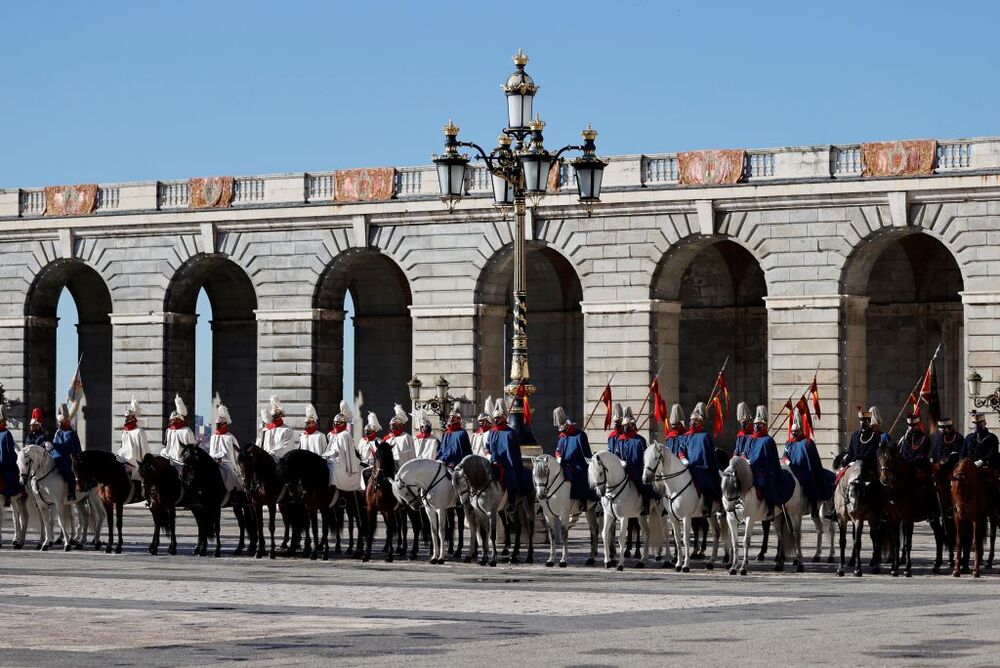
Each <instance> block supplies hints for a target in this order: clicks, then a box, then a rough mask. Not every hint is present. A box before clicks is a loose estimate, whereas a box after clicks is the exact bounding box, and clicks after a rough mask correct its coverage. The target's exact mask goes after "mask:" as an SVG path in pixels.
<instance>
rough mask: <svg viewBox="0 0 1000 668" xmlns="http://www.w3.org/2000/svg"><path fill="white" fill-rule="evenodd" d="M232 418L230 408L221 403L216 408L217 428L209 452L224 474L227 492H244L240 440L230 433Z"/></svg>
mask: <svg viewBox="0 0 1000 668" xmlns="http://www.w3.org/2000/svg"><path fill="white" fill-rule="evenodd" d="M231 422H232V418H231V417H230V416H229V409H228V408H226V406H225V405H224V404H222V403H219V405H218V407H217V408H216V409H215V429H214V430H213V432H212V438H211V439H210V440H209V444H208V454H209V455H210V456H211V457H212V459H214V460H215V463H216V464H218V465H219V472H220V473H221V474H222V482H223V484H224V485H225V486H226V491H227V492H242V491H243V480H241V479H240V475H239V460H238V456H239V455H238V453H239V449H240V444H239V441H237V440H236V437H235V436H233V435H232V434H230V433H229V425H230V423H231Z"/></svg>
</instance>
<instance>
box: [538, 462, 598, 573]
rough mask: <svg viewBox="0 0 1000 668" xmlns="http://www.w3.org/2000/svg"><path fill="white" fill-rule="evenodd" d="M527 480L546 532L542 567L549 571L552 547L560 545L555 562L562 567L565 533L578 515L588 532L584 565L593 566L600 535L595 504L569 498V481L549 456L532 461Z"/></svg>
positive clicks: (567, 544)
mask: <svg viewBox="0 0 1000 668" xmlns="http://www.w3.org/2000/svg"><path fill="white" fill-rule="evenodd" d="M531 479H532V482H533V483H534V487H535V497H536V498H537V499H538V501H539V503H540V504H541V507H542V514H543V516H544V517H545V525H546V527H548V531H549V558H548V560H547V561H546V562H545V565H546V566H548V567H550V568H551V567H552V566H554V565H555V558H556V546H557V545H561V546H562V558H561V559H560V560H559V568H565V567H566V558H567V553H568V551H569V530H570V529H571V528H572V527H573V525H574V524H575V523H576V522H577V520H579V518H580V516H581V515H585V516H586V517H587V526H588V527H589V529H590V556H589V557H587V561H586V562H585V563H586V565H587V566H593V565H594V560H595V558H596V557H597V541H598V537H599V535H600V529H599V527H598V525H597V502H596V501H580V500H578V499H573V498H570V485H569V484H568V483H569V480H568V479H567V478H566V474H565V473H564V472H563V469H562V466H561V465H560V463H559V460H557V459H556V458H555V457H552V456H551V455H538V456H537V457H533V458H532V466H531Z"/></svg>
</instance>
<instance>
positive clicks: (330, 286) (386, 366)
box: [313, 249, 413, 425]
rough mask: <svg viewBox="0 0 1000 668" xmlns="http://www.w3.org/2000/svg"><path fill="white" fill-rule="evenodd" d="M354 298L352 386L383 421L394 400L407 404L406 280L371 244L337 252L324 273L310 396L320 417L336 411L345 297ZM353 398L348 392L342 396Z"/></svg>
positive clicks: (410, 351)
mask: <svg viewBox="0 0 1000 668" xmlns="http://www.w3.org/2000/svg"><path fill="white" fill-rule="evenodd" d="M348 291H350V293H351V297H352V299H353V300H354V313H355V315H354V344H355V345H354V390H355V392H356V393H358V392H360V393H361V395H362V397H363V399H364V407H363V409H362V410H363V411H364V412H365V413H367V412H368V411H374V412H375V414H376V415H378V416H379V420H380V421H381V422H382V424H383V425H387V424H388V418H389V416H390V415H391V414H392V407H393V404H395V403H400V404H402V405H404V406H406V405H408V403H407V402H408V397H409V388H408V387H407V385H406V383H407V381H408V380H409V379H410V378H411V376H412V368H413V366H412V355H413V328H412V323H411V319H410V309H409V307H410V304H411V303H412V302H411V297H410V286H409V283H408V282H407V280H406V276H405V275H404V274H403V272H402V270H401V269H400V268H399V267H398V266H397V265H396V263H395V262H393V261H392V260H391V259H390V258H389V257H388V256H386V255H383V254H382V253H379V252H378V251H375V250H368V249H363V250H356V251H351V252H348V253H344V254H343V255H340V256H338V257H337V258H336V259H335V260H334V261H333V262H332V263H331V264H330V266H329V267H327V270H326V272H325V273H324V274H323V276H322V277H321V279H320V281H319V285H318V287H317V290H316V297H315V301H314V303H315V307H316V308H317V309H322V310H324V311H325V312H326V315H325V316H324V317H322V318H321V319H320V321H319V322H318V324H317V327H316V330H315V339H316V340H315V345H314V350H315V357H314V363H313V397H314V403H315V405H316V409H317V410H318V411H319V414H320V418H321V420H322V421H324V422H325V421H326V420H328V419H329V418H330V417H332V416H333V415H334V414H335V413H336V412H337V407H338V406H339V404H340V399H341V398H342V397H341V396H340V395H341V394H342V391H343V386H344V366H343V360H344V321H343V313H344V299H345V296H346V294H347V292H348ZM344 398H346V399H347V401H348V403H351V404H353V401H354V398H353V397H344Z"/></svg>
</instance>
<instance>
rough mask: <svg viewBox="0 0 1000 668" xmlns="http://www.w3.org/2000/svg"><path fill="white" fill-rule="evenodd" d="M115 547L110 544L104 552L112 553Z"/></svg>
mask: <svg viewBox="0 0 1000 668" xmlns="http://www.w3.org/2000/svg"><path fill="white" fill-rule="evenodd" d="M113 549H114V548H112V547H111V545H108V546H107V547H106V548H104V553H105V554H111V552H112V550H113ZM151 554H156V552H151Z"/></svg>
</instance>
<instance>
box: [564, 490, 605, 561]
mask: <svg viewBox="0 0 1000 668" xmlns="http://www.w3.org/2000/svg"><path fill="white" fill-rule="evenodd" d="M587 529H588V530H589V531H590V557H589V558H588V559H587V561H585V562H584V564H585V565H586V566H593V565H594V562H595V561H596V559H597V542H598V540H599V539H600V535H601V530H600V527H599V526H598V524H597V507H596V504H591V505H590V507H589V508H588V509H587ZM566 534H567V536H568V535H569V531H567V532H566Z"/></svg>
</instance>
